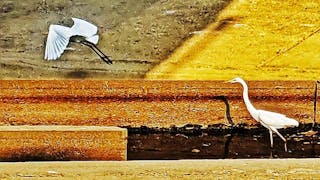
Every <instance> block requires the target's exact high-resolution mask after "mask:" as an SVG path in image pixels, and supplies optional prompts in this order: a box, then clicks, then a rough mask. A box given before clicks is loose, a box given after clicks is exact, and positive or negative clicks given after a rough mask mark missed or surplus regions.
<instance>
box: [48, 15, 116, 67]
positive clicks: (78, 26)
mask: <svg viewBox="0 0 320 180" xmlns="http://www.w3.org/2000/svg"><path fill="white" fill-rule="evenodd" d="M72 20H73V22H74V24H73V26H72V27H65V26H61V25H50V27H49V33H48V37H47V43H46V50H45V55H44V58H45V59H47V60H56V59H58V58H59V57H60V56H61V54H62V53H63V52H64V50H65V49H66V48H67V46H68V44H69V41H70V42H78V43H81V44H83V45H86V46H88V47H90V48H91V49H92V50H93V51H94V52H95V53H96V54H97V55H98V56H99V57H100V58H101V59H102V60H103V61H105V62H106V63H107V64H112V61H111V60H110V59H109V57H108V56H106V55H105V54H104V53H103V52H101V51H100V49H98V47H97V46H96V44H97V43H98V41H99V35H98V34H97V32H98V28H97V26H95V25H93V24H91V23H89V22H87V21H84V20H82V19H78V18H72Z"/></svg>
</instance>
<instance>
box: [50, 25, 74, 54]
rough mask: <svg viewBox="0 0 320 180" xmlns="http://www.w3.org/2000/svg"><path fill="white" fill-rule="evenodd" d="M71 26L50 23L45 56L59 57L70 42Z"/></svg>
mask: <svg viewBox="0 0 320 180" xmlns="http://www.w3.org/2000/svg"><path fill="white" fill-rule="evenodd" d="M70 37H71V35H70V28H68V27H64V26H60V25H50V27H49V33H48V37H47V43H46V50H45V55H44V58H45V59H47V60H56V59H58V58H59V57H60V56H61V54H62V53H63V51H64V50H65V49H66V47H67V45H68V44H69V39H70Z"/></svg>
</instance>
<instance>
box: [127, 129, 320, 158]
mask: <svg viewBox="0 0 320 180" xmlns="http://www.w3.org/2000/svg"><path fill="white" fill-rule="evenodd" d="M311 129H312V124H308V125H301V126H299V127H298V128H290V129H285V130H280V131H279V132H280V133H281V134H282V135H283V136H284V137H285V138H286V139H287V141H288V142H287V147H288V152H285V150H284V142H283V141H282V140H281V139H280V137H278V136H277V135H275V134H274V136H273V139H274V148H273V149H272V148H270V139H269V132H268V130H267V129H265V128H263V127H257V128H253V129H248V128H245V127H234V128H227V129H225V128H223V127H221V126H220V127H219V126H216V127H209V128H206V129H202V128H200V127H199V126H196V127H193V128H192V127H191V126H189V127H188V128H186V127H183V128H170V129H149V128H139V129H134V128H131V129H129V138H128V160H164V159H225V158H226V159H241V158H316V157H320V137H319V133H318V132H317V130H318V126H316V127H314V128H313V131H314V133H312V132H311V131H309V130H311ZM308 131H309V132H308Z"/></svg>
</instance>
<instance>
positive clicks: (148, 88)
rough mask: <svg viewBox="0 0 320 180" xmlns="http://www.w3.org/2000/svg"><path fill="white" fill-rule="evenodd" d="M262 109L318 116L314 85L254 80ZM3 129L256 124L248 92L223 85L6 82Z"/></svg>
mask: <svg viewBox="0 0 320 180" xmlns="http://www.w3.org/2000/svg"><path fill="white" fill-rule="evenodd" d="M248 85H249V96H250V98H251V100H252V102H253V104H254V105H255V106H256V108H260V109H265V110H271V111H275V112H280V113H284V114H286V115H287V116H289V117H291V118H295V119H297V120H298V121H299V122H300V123H311V122H313V117H314V108H313V107H314V105H313V104H314V103H313V99H314V86H315V83H314V82H312V81H250V82H248ZM0 88H1V89H0V124H2V125H39V124H41V125H50V124H58V125H104V126H132V127H140V126H143V125H144V126H149V127H170V126H171V125H176V126H182V125H185V124H188V123H191V124H200V125H205V126H206V125H210V124H219V123H223V124H227V123H228V122H227V118H226V104H225V103H224V101H223V100H222V99H221V97H222V96H225V97H227V98H228V99H229V101H228V102H229V106H230V115H231V118H232V120H233V121H234V123H236V124H237V123H247V124H249V125H255V124H256V122H255V121H254V120H253V119H252V118H251V117H250V115H249V113H248V112H247V110H246V108H245V105H244V103H243V100H242V87H241V85H239V84H229V83H225V82H223V81H143V80H109V81H104V80H81V81H73V80H69V81H68V80H67V81H59V80H52V81H51V80H48V81H11V80H8V81H6V80H3V81H0Z"/></svg>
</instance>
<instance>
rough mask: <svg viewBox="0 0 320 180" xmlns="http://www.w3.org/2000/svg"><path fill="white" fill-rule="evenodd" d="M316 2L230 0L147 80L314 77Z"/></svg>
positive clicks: (319, 43)
mask: <svg viewBox="0 0 320 180" xmlns="http://www.w3.org/2000/svg"><path fill="white" fill-rule="evenodd" d="M319 7H320V1H307V0H301V1H294V0H288V1H282V0H269V1H265V0H251V1H247V0H235V1H234V2H233V3H231V4H230V5H229V6H228V7H227V8H226V9H225V10H223V12H222V13H221V14H220V16H219V18H218V21H217V22H216V23H214V24H211V25H209V26H208V27H207V28H206V29H204V30H202V31H199V32H195V35H194V36H193V37H192V38H191V39H189V40H188V41H186V42H185V43H184V44H183V45H182V46H181V47H180V48H178V49H177V50H176V51H175V53H173V54H172V56H171V57H169V58H168V59H167V60H165V61H164V62H163V63H161V64H159V65H158V66H156V67H155V68H154V69H152V70H151V71H150V72H148V74H147V75H146V78H147V79H202V80H207V79H210V80H211V79H214V80H221V79H223V80H225V79H231V78H233V77H235V76H241V77H243V78H244V79H247V80H315V79H320V53H319V52H320V33H319V31H320V9H319Z"/></svg>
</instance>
